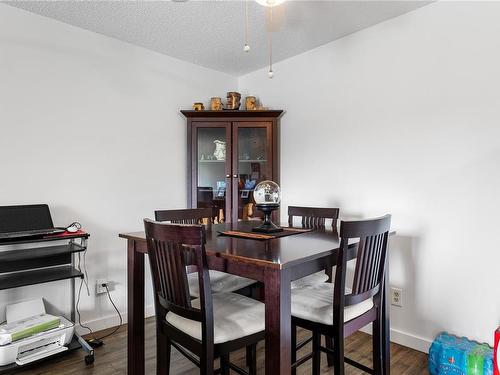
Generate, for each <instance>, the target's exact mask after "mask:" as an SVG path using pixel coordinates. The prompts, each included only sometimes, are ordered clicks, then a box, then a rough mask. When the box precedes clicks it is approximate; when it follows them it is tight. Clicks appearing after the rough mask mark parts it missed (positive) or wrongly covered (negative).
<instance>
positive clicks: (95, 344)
mask: <svg viewBox="0 0 500 375" xmlns="http://www.w3.org/2000/svg"><path fill="white" fill-rule="evenodd" d="M85 255H86V251H85V252H84V253H83V268H84V272H83V274H84V277H83V278H82V281H81V282H80V288H79V289H78V298H77V301H76V313H77V315H78V325H79V326H80V327H82V328H84V329H86V330H88V331H89V333H90V335H92V338H91V339H90V340H87V342H88V343H89V345H90V346H92V347H94V348H96V347H99V346H102V345H103V344H104V343H103V341H102V340H103V339H105V338H106V337H109V336H111V335H114V334H115V333H116V332H118V330H119V329H120V328H121V326H122V325H123V318H122V314H121V313H120V310H118V308H117V307H116V305H115V302H114V301H113V299H112V298H111V293H110V292H109V288H108V285H107V284H102V285H101V286H102V287H103V288H106V294H107V295H108V298H109V301H110V302H111V304H112V305H113V307H114V309H115V310H116V313H117V314H118V317H119V318H120V324H119V325H118V326H117V327H115V329H113V331H112V332H111V333H108V334H106V335H104V336H102V337H99V338H98V337H96V336H95V333H94V331H92V328H90V327H89V326H86V325H84V324H82V321H81V313H80V297H81V294H82V287H83V284H84V283H85V286H86V287H87V294H88V295H89V296H90V292H89V286H88V282H87V280H86V279H88V277H87V265H86V261H85ZM77 268H78V270H79V271H80V272H81V271H82V270H81V267H80V254H78V267H77Z"/></svg>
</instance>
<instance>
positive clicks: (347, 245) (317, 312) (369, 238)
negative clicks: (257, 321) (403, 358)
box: [291, 215, 391, 375]
mask: <svg viewBox="0 0 500 375" xmlns="http://www.w3.org/2000/svg"><path fill="white" fill-rule="evenodd" d="M390 225H391V216H390V215H386V216H383V217H381V218H378V219H372V220H360V221H342V222H341V224H340V237H341V241H340V247H339V250H338V253H337V254H336V260H337V263H336V269H335V282H334V283H333V284H332V283H323V284H317V285H305V286H302V287H298V288H295V289H292V292H291V304H292V306H291V312H292V348H293V349H292V373H293V374H295V373H296V368H297V366H299V365H300V364H302V363H304V362H305V361H306V360H307V359H309V358H311V357H312V360H313V364H312V373H313V375H319V373H320V367H321V352H322V351H323V352H326V353H327V355H328V357H329V365H330V363H331V364H333V367H334V374H335V375H341V374H344V361H345V362H347V363H349V364H351V365H353V366H356V367H358V368H360V369H361V370H363V371H366V372H369V373H374V374H382V373H383V371H384V369H387V368H388V367H387V366H389V363H388V361H387V359H388V358H387V357H386V358H384V351H383V349H382V346H383V345H386V344H387V343H386V342H385V343H383V342H382V340H383V335H382V300H381V298H382V291H383V280H384V275H385V269H386V262H387V242H388V237H389V230H390ZM356 248H357V255H356V266H355V269H354V280H353V286H352V290H351V289H346V287H345V283H346V270H347V257H348V254H350V253H352V252H353V250H354V249H356ZM369 323H373V336H372V340H373V369H370V368H368V367H366V366H364V365H361V364H359V363H357V362H354V361H353V360H351V359H349V358H345V357H344V337H347V336H350V335H351V334H353V333H354V332H356V331H357V330H359V329H360V328H362V327H364V326H366V325H368V324H369ZM297 326H298V327H302V328H305V329H308V330H310V331H312V332H313V337H312V343H313V345H312V346H313V350H312V353H311V354H309V355H308V356H306V357H305V358H302V359H299V360H297V357H296V350H295V349H296V348H297V343H296V327H297ZM321 335H324V336H326V344H327V347H326V348H324V347H322V346H321ZM384 339H385V340H388V338H387V337H385V338H384ZM332 341H333V342H332ZM301 346H303V345H302V344H301V345H299V347H301ZM330 361H331V362H330Z"/></svg>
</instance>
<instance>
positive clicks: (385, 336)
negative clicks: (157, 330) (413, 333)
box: [382, 254, 391, 375]
mask: <svg viewBox="0 0 500 375" xmlns="http://www.w3.org/2000/svg"><path fill="white" fill-rule="evenodd" d="M389 296H390V290H389V254H387V259H386V265H385V275H384V285H383V292H382V374H384V375H389V374H390V373H391V325H390V310H391V305H390V302H389Z"/></svg>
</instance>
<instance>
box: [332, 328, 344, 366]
mask: <svg viewBox="0 0 500 375" xmlns="http://www.w3.org/2000/svg"><path fill="white" fill-rule="evenodd" d="M343 331H344V327H343V326H342V327H341V329H340V330H339V331H338V332H336V333H335V334H334V336H333V351H334V355H333V373H334V374H335V375H344V373H345V369H344V334H343V333H344V332H343Z"/></svg>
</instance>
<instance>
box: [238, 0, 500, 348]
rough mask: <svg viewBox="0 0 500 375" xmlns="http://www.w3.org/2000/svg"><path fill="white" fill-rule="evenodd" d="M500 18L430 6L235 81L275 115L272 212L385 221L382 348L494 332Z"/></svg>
mask: <svg viewBox="0 0 500 375" xmlns="http://www.w3.org/2000/svg"><path fill="white" fill-rule="evenodd" d="M499 18H500V3H498V2H496V3H491V2H490V3H487V2H483V3H473V2H467V3H463V2H444V3H442V2H439V3H434V4H432V5H429V6H426V7H423V8H421V9H419V10H416V11H413V12H411V13H408V14H406V15H403V16H401V17H398V18H395V19H392V20H389V21H387V22H384V23H382V24H378V25H376V26H374V27H371V28H368V29H365V30H363V31H361V32H358V33H355V34H352V35H350V36H347V37H345V38H343V39H341V40H338V41H335V42H332V43H329V44H327V45H325V46H322V47H319V48H317V49H314V50H311V51H309V52H307V53H304V54H302V55H299V56H296V57H293V58H291V59H289V60H286V61H283V62H281V63H278V64H276V65H275V67H274V71H275V77H274V78H273V79H272V80H270V79H269V78H267V75H266V71H265V70H260V71H257V72H254V73H250V74H248V75H246V76H243V77H240V80H239V86H240V90H241V91H242V92H243V93H246V94H254V95H258V96H259V97H260V98H261V99H262V101H263V103H264V105H267V106H269V107H271V108H283V109H285V110H286V114H285V115H284V116H283V118H282V128H281V130H282V131H281V134H282V139H281V145H282V152H281V160H282V170H281V176H282V188H283V195H284V204H285V205H286V204H299V205H301V204H302V205H317V206H327V205H330V206H339V207H341V210H342V211H341V213H343V215H342V216H343V217H352V216H356V217H358V216H375V215H381V214H385V213H387V212H389V213H391V214H392V215H393V228H394V229H395V230H397V233H398V234H397V237H396V238H394V239H393V240H392V243H391V256H390V272H391V275H390V280H391V284H392V285H394V286H398V287H402V288H403V293H404V297H403V298H404V307H403V308H393V309H392V328H393V337H394V338H395V339H396V340H398V341H400V342H404V343H405V344H407V345H411V346H413V347H416V348H419V349H421V350H425V349H426V348H427V345H428V342H429V340H432V339H433V337H434V336H435V334H436V333H438V332H439V331H441V330H448V331H450V332H453V333H456V334H459V335H467V336H469V337H471V338H474V339H477V340H480V341H487V342H489V343H490V344H491V343H492V341H493V336H492V335H493V330H494V329H495V328H496V327H497V326H498V325H499V324H500V291H499V285H500V277H499V265H500V251H499V245H498V243H497V233H498V228H499V225H500V219H499V212H500V195H499V191H500V172H499V169H498V166H499V165H500V126H499V121H500V92H499V87H500V69H499V67H500V37H499V35H500V23H499V22H498V19H499ZM275 48H280V47H279V45H276V46H275ZM419 338H421V339H423V340H420V339H419Z"/></svg>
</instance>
